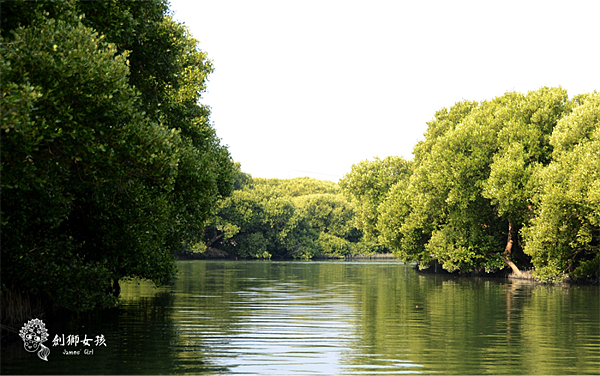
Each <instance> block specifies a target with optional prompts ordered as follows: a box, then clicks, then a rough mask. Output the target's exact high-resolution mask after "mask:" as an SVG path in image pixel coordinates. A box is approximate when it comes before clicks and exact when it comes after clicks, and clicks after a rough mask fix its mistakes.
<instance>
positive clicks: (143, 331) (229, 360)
mask: <svg viewBox="0 0 600 376" xmlns="http://www.w3.org/2000/svg"><path fill="white" fill-rule="evenodd" d="M177 265H178V267H179V276H178V278H177V280H176V281H175V283H174V284H173V285H171V286H166V287H161V288H154V287H152V285H151V284H148V283H145V282H135V281H131V282H126V283H122V304H121V305H120V306H119V307H118V308H115V309H110V310H104V311H99V312H93V313H85V314H81V315H79V316H77V317H73V318H71V319H70V320H68V322H64V320H48V321H47V322H46V328H47V330H48V334H49V338H48V340H47V341H46V342H45V343H44V344H45V345H46V346H47V347H48V348H49V349H50V352H51V353H50V355H49V356H48V361H43V360H41V359H40V358H38V356H36V354H35V353H29V352H26V351H25V350H24V348H23V342H22V341H20V339H19V341H17V342H15V343H12V344H10V345H8V346H3V348H2V370H1V371H2V373H3V374H206V375H214V374H244V375H254V374H256V375H312V374H316V375H373V374H380V375H385V374H415V373H420V374H432V373H433V374H461V375H463V374H477V375H479V374H543V375H553V374H599V373H600V290H599V288H598V287H597V286H547V285H541V284H532V283H529V282H519V281H510V280H505V279H498V278H496V279H494V278H476V277H460V276H447V275H444V276H442V275H432V274H420V273H417V272H416V271H415V270H414V268H413V267H412V266H410V265H405V264H402V263H400V262H394V261H379V262H377V261H358V262H349V261H310V262H298V261H180V262H178V264H177ZM69 335H71V337H69ZM75 336H78V337H77V340H78V342H77V343H76V341H75ZM63 338H65V340H64V342H63ZM69 338H70V339H71V341H69ZM86 338H87V339H88V340H89V339H93V340H91V341H87V342H86V343H87V345H88V346H86V345H85V344H84V343H83V342H82V341H83V340H84V339H86Z"/></svg>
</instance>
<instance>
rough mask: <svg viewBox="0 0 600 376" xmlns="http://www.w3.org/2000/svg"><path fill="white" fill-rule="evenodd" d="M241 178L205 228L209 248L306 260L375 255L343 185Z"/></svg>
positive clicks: (239, 254)
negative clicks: (359, 254)
mask: <svg viewBox="0 0 600 376" xmlns="http://www.w3.org/2000/svg"><path fill="white" fill-rule="evenodd" d="M238 174H239V175H241V176H242V179H243V180H244V181H245V182H246V183H245V185H243V186H242V187H241V189H239V190H236V191H234V192H233V194H232V195H231V197H229V198H227V199H225V200H224V201H223V202H222V203H221V205H220V206H219V209H218V211H217V215H216V216H215V217H214V218H213V220H212V221H211V223H210V224H209V226H208V227H207V228H206V230H205V244H206V248H218V249H221V250H224V251H227V252H229V253H230V254H233V255H236V256H240V257H249V258H271V257H280V258H290V257H293V258H302V259H310V258H312V257H315V256H332V257H333V256H344V255H347V254H353V253H369V252H372V251H373V248H372V246H373V244H370V243H365V242H364V241H362V232H361V231H360V230H358V229H357V228H356V227H354V225H353V217H354V214H355V210H354V205H353V204H352V203H350V202H349V201H348V200H347V199H346V198H345V197H344V196H343V195H342V194H341V192H340V188H339V187H338V185H337V184H335V183H332V182H328V181H321V180H316V179H311V178H296V179H260V178H258V179H254V178H251V177H248V176H247V174H244V173H242V172H241V171H238ZM200 248H202V249H204V248H205V247H200Z"/></svg>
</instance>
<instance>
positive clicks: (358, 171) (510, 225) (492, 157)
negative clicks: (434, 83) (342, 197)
mask: <svg viewBox="0 0 600 376" xmlns="http://www.w3.org/2000/svg"><path fill="white" fill-rule="evenodd" d="M597 98H598V96H597V94H596V93H595V94H590V95H583V96H578V97H575V98H573V99H569V98H568V96H567V93H566V91H565V90H564V89H562V88H541V89H539V90H536V91H531V92H529V93H527V94H521V93H516V92H510V93H506V94H505V95H503V96H500V97H497V98H494V99H492V100H490V101H484V102H482V103H477V102H471V101H464V102H459V103H457V104H455V105H454V106H453V107H452V108H450V109H449V110H447V109H442V110H440V111H438V112H437V113H436V115H435V118H434V119H433V120H432V121H431V122H429V123H428V129H427V132H426V133H425V140H423V141H421V142H419V143H418V144H417V145H416V146H415V149H414V155H415V158H414V160H413V161H412V165H410V166H409V167H408V168H406V169H405V170H404V171H405V173H403V174H400V175H399V174H394V173H393V172H390V171H386V170H385V169H381V171H382V174H381V175H378V174H377V173H375V171H378V169H377V167H376V166H378V163H380V161H378V160H377V161H375V162H370V163H369V162H361V163H360V164H358V165H355V166H353V170H352V172H351V174H349V175H348V176H347V177H346V178H345V181H342V184H341V186H342V187H343V188H344V190H345V191H346V192H347V193H348V194H350V195H351V196H352V197H354V199H355V200H356V202H360V203H361V205H362V206H361V208H360V209H359V211H358V212H359V213H358V215H357V218H358V222H357V223H359V224H360V225H359V226H358V227H360V228H362V229H364V230H365V233H366V234H369V235H370V236H371V237H375V236H376V237H377V239H378V241H379V242H380V243H381V244H382V245H384V246H386V247H388V248H389V249H391V250H392V251H393V252H394V253H395V254H396V255H397V256H398V257H399V258H400V259H402V260H405V261H411V262H418V263H419V264H420V266H421V267H427V266H428V265H430V264H431V263H432V262H437V263H439V264H441V265H442V266H443V267H444V268H445V269H447V270H449V271H462V272H467V271H472V270H480V269H485V270H487V271H490V270H497V269H501V268H504V267H505V266H510V267H511V268H512V269H513V271H514V272H515V273H517V274H519V273H520V272H521V270H520V269H522V268H528V267H531V266H535V268H536V275H537V276H538V277H539V278H541V279H544V278H555V277H560V276H562V275H564V274H565V273H572V274H571V275H572V276H573V277H576V276H579V275H581V276H584V275H585V276H591V275H595V276H597V275H598V267H597V266H598V260H599V259H598V254H599V252H598V236H599V227H598V220H597V218H598V217H597V215H598V212H597V210H596V208H598V205H597V203H598V201H597V198H598V196H597V192H598V189H597V187H598V173H597V168H598V166H599V164H598V161H597V156H598V150H597V142H596V139H597V136H596V134H597V132H598V128H599V124H598V116H599V113H600V112H599V111H598V104H597Z"/></svg>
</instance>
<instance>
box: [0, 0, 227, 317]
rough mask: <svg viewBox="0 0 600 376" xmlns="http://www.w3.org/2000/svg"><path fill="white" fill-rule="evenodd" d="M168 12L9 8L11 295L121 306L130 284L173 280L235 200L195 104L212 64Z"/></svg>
mask: <svg viewBox="0 0 600 376" xmlns="http://www.w3.org/2000/svg"><path fill="white" fill-rule="evenodd" d="M166 12H167V7H166V4H165V3H164V2H162V1H144V2H77V1H65V2H25V1H15V2H9V3H4V2H3V4H2V19H3V24H2V30H1V35H2V37H1V38H2V39H1V41H0V42H1V43H2V47H1V50H0V53H1V61H0V64H1V65H2V76H3V77H2V103H1V106H2V150H1V153H2V155H1V156H2V170H1V172H2V271H3V274H2V287H3V290H4V289H5V288H8V289H12V290H17V291H20V292H23V293H29V294H32V295H35V296H37V297H39V298H41V299H45V300H49V301H51V302H52V303H54V304H57V305H60V306H63V307H67V308H71V309H75V310H83V309H89V308H92V307H94V306H97V305H100V306H110V305H112V304H113V303H114V302H115V295H118V284H116V283H115V282H116V281H118V280H119V279H122V278H125V277H140V278H146V279H150V280H152V281H154V282H155V283H157V284H161V283H165V282H168V281H169V280H170V279H171V278H172V277H173V275H174V273H175V268H174V263H173V258H172V256H171V254H172V253H173V251H175V250H179V248H180V247H181V243H182V242H183V241H184V240H187V239H188V238H189V237H191V236H194V234H196V236H199V234H201V231H202V228H203V225H204V222H205V220H206V219H207V218H208V217H209V215H210V213H211V209H212V207H213V206H214V205H215V204H216V203H217V201H218V200H219V199H221V198H223V197H225V196H226V195H228V194H229V193H230V191H231V189H232V185H233V177H234V165H233V163H232V162H231V159H230V157H229V154H228V151H227V149H226V148H225V147H223V146H221V145H220V143H219V140H218V138H217V137H216V135H215V132H214V129H213V128H212V127H211V126H210V124H209V120H208V116H209V110H208V108H207V107H205V106H201V105H199V104H198V101H199V99H200V94H201V92H202V91H203V90H204V87H205V82H206V77H207V75H208V74H209V73H210V72H211V71H212V66H211V64H210V62H209V61H208V60H207V58H206V55H205V54H204V53H203V52H201V51H198V50H197V48H196V45H197V41H196V40H194V39H193V38H191V37H190V35H189V33H188V32H187V30H186V29H185V28H184V27H183V26H182V25H179V24H177V23H175V22H174V21H173V20H172V19H171V18H170V17H169V16H168V14H167V13H166ZM4 20H9V21H7V22H4ZM115 22H117V23H118V25H119V26H120V27H115V24H114V23H115Z"/></svg>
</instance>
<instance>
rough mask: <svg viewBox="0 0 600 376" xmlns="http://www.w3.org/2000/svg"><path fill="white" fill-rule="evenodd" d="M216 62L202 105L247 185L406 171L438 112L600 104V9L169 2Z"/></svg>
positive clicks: (525, 4)
mask: <svg viewBox="0 0 600 376" xmlns="http://www.w3.org/2000/svg"><path fill="white" fill-rule="evenodd" d="M171 9H172V10H173V11H174V18H175V19H176V20H178V21H180V22H183V23H185V24H186V25H187V26H188V27H189V29H190V30H191V32H192V34H193V36H194V37H195V38H196V39H198V40H199V41H200V49H202V50H203V51H206V52H207V54H208V56H209V58H210V59H211V60H213V63H214V66H215V72H214V73H213V74H212V75H211V76H210V77H209V83H208V91H207V92H206V93H205V94H204V95H203V100H202V102H203V103H205V104H207V105H209V106H211V108H212V115H211V121H212V122H213V123H214V126H215V129H216V130H217V135H218V137H220V138H221V140H222V143H223V144H225V145H228V146H229V151H230V153H231V155H232V157H233V159H234V160H235V161H236V162H240V163H241V165H242V170H243V171H244V172H248V173H250V174H252V176H253V177H265V178H285V179H287V178H294V177H297V176H311V177H314V178H317V179H323V180H332V181H336V182H337V181H338V179H340V178H341V177H343V176H344V175H345V174H346V173H348V172H350V169H351V167H352V165H353V164H355V163H358V162H360V161H362V160H365V159H369V160H372V159H373V157H380V158H385V157H386V156H389V155H399V156H403V157H405V158H408V159H410V158H412V149H413V146H414V144H415V143H416V142H417V141H418V140H421V139H423V133H424V132H425V130H426V129H427V124H426V122H427V121H430V120H431V119H432V118H433V117H434V114H435V112H436V111H437V110H439V109H440V108H442V107H447V108H449V107H450V106H452V105H453V104H454V103H456V102H458V101H461V100H463V99H469V100H477V101H481V100H485V99H491V98H494V97H496V96H500V95H502V94H504V93H505V92H507V91H512V90H516V91H519V92H523V93H526V92H527V91H530V90H536V89H539V88H540V87H542V86H559V85H560V86H562V87H563V88H565V89H567V91H568V93H569V96H573V95H576V94H581V93H587V92H592V91H594V90H600V64H599V57H600V23H599V15H600V1H598V0H588V1H577V0H569V1H566V0H564V1H548V0H547V1H527V0H519V1H506V0H503V1H485V0H478V1H449V0H446V1H423V0H411V1H376V0H368V1H349V0H346V1H333V0H319V1H311V0H301V1H291V0H277V1H267V0H265V1H256V0H246V1H231V0H215V1H213V0H171Z"/></svg>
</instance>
